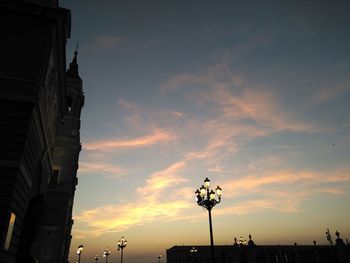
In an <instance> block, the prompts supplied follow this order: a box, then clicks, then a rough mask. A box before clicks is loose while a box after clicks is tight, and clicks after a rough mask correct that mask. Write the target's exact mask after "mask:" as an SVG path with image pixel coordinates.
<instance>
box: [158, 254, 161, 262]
mask: <svg viewBox="0 0 350 263" xmlns="http://www.w3.org/2000/svg"><path fill="white" fill-rule="evenodd" d="M157 258H158V263H160V259H161V258H162V255H161V254H158V255H157Z"/></svg>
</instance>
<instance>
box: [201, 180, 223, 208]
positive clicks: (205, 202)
mask: <svg viewBox="0 0 350 263" xmlns="http://www.w3.org/2000/svg"><path fill="white" fill-rule="evenodd" d="M195 194H196V200H197V204H198V205H199V206H203V207H205V208H207V209H208V210H210V209H212V208H213V207H214V206H215V205H216V204H218V203H220V202H221V195H222V189H221V187H220V186H217V187H216V189H215V191H214V190H210V180H209V179H208V177H207V178H205V180H204V184H203V185H202V186H201V187H200V188H199V189H197V190H196V192H195Z"/></svg>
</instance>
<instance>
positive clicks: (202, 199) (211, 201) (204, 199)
mask: <svg viewBox="0 0 350 263" xmlns="http://www.w3.org/2000/svg"><path fill="white" fill-rule="evenodd" d="M209 187H210V180H209V179H208V177H207V178H205V180H204V185H202V186H201V188H200V189H197V190H196V192H195V194H196V200H197V204H198V205H199V206H203V207H205V208H206V209H207V210H208V214H209V230H210V247H211V257H212V262H213V263H215V254H214V240H213V227H212V222H211V209H212V208H213V207H214V206H215V205H216V204H218V203H220V202H221V193H222V189H221V188H220V186H217V187H216V189H215V191H216V192H214V190H210V189H209ZM216 198H217V199H216Z"/></svg>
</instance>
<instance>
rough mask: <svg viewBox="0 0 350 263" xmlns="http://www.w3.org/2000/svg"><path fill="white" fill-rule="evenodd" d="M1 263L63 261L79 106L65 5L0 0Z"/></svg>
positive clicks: (68, 232) (76, 153) (75, 162)
mask: <svg viewBox="0 0 350 263" xmlns="http://www.w3.org/2000/svg"><path fill="white" fill-rule="evenodd" d="M0 28H1V30H0V32H1V35H2V38H1V39H2V40H1V41H0V58H1V60H0V211H1V213H0V262H6V263H13V262H18V263H19V262H21V263H23V262H51V263H53V262H67V257H68V250H69V246H70V239H71V227H72V224H73V221H72V206H73V199H74V192H75V187H76V184H77V177H76V173H77V169H78V158H79V153H80V149H81V144H80V133H79V130H80V112H81V108H82V107H83V104H84V94H83V91H82V80H81V79H80V77H79V74H78V64H77V52H76V53H75V54H74V58H73V60H72V62H71V63H70V66H69V68H68V70H67V71H66V52H65V48H66V42H67V39H68V38H69V37H70V29H71V14H70V11H69V10H67V9H64V8H61V7H59V6H58V1H55V0H40V1H39V0H27V1H24V0H22V1H21V0H0Z"/></svg>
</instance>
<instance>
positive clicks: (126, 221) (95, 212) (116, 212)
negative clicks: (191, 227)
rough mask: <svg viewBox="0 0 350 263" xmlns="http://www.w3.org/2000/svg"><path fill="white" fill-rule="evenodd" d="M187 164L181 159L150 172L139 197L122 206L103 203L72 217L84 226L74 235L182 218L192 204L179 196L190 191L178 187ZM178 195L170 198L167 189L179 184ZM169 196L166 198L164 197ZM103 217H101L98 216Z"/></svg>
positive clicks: (98, 232) (182, 181)
mask: <svg viewBox="0 0 350 263" xmlns="http://www.w3.org/2000/svg"><path fill="white" fill-rule="evenodd" d="M185 166H186V163H184V162H182V161H180V162H177V163H174V164H172V165H170V166H169V167H167V168H165V169H164V170H162V171H158V172H156V173H153V174H151V175H150V176H149V177H148V178H147V179H146V182H145V186H144V187H141V188H138V189H137V192H138V193H139V195H136V196H138V199H137V200H134V202H129V203H128V204H122V205H106V206H102V207H97V208H94V209H88V210H85V211H83V212H81V213H80V214H79V215H76V216H74V219H75V220H76V221H77V222H78V223H79V222H82V223H84V224H86V225H87V230H85V231H83V232H84V233H85V234H84V233H78V234H77V235H78V236H77V238H79V237H83V236H85V235H95V236H98V235H101V234H104V233H110V232H118V231H124V230H126V229H128V228H130V227H133V226H136V225H141V224H146V223H150V222H159V221H174V220H181V219H183V218H185V217H186V214H183V211H184V210H186V209H188V208H190V207H191V206H192V203H190V202H189V201H188V200H186V199H181V198H179V196H178V195H182V194H184V193H186V194H189V191H190V190H189V189H188V188H186V187H181V185H182V184H183V183H184V182H186V181H187V180H186V179H184V178H183V177H182V176H181V174H180V173H179V172H180V171H181V170H182V169H183V168H184V167H185ZM178 185H180V187H179V188H178V189H177V193H178V195H173V196H172V197H171V198H169V195H168V191H169V189H171V188H172V187H175V186H178ZM166 197H168V198H166ZM101 214H103V215H104V216H103V217H101V216H100V215H101Z"/></svg>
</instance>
